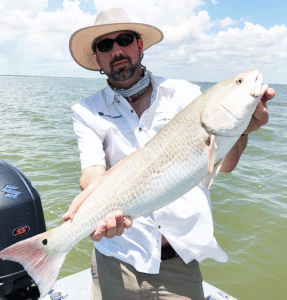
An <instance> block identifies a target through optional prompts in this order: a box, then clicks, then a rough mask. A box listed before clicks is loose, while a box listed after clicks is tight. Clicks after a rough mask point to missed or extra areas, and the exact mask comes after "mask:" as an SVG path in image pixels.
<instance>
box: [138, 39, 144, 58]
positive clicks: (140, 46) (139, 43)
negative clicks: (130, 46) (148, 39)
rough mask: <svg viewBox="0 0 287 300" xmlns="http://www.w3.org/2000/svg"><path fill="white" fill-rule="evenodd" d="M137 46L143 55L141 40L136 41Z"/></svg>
mask: <svg viewBox="0 0 287 300" xmlns="http://www.w3.org/2000/svg"><path fill="white" fill-rule="evenodd" d="M138 45H139V49H140V52H141V55H142V54H143V40H142V39H141V38H139V39H138Z"/></svg>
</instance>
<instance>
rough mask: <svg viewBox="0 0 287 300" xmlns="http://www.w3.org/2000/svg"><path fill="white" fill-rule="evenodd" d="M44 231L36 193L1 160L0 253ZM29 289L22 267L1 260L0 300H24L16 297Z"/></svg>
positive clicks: (15, 169)
mask: <svg viewBox="0 0 287 300" xmlns="http://www.w3.org/2000/svg"><path fill="white" fill-rule="evenodd" d="M44 231H46V225H45V219H44V214H43V208H42V203H41V199H40V195H39V193H38V191H37V190H36V188H35V187H34V185H33V184H32V183H31V182H30V181H29V179H28V178H27V177H26V176H25V175H24V174H23V173H21V172H20V171H19V170H18V169H17V168H16V167H14V166H12V165H11V164H9V163H7V162H5V161H1V160H0V251H1V250H3V249H5V248H7V247H9V246H10V245H12V244H15V243H17V242H19V241H21V240H24V239H27V238H30V237H32V236H34V235H37V234H39V233H42V232H44ZM32 286H33V280H32V278H31V277H30V276H29V275H28V273H27V272H26V271H25V270H24V269H23V267H22V265H21V264H19V263H17V262H12V261H8V260H5V261H4V260H0V299H1V297H2V298H3V299H7V300H9V299H13V298H14V297H15V295H16V294H17V299H25V298H21V297H20V296H19V295H20V294H21V295H24V294H26V293H29V291H31V290H32V289H33V288H32ZM20 291H21V292H20ZM15 293H16V294H15ZM12 294H13V295H14V296H13V297H12V298H9V297H10V295H12ZM18 294H19V295H18ZM25 297H26V299H28V298H30V299H32V298H33V297H31V296H25ZM14 299H16V298H14Z"/></svg>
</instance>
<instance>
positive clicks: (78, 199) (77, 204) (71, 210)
mask: <svg viewBox="0 0 287 300" xmlns="http://www.w3.org/2000/svg"><path fill="white" fill-rule="evenodd" d="M81 195H82V193H81V194H79V195H78V196H77V197H76V198H75V199H74V200H73V202H72V203H71V205H70V207H69V210H68V211H67V212H66V213H65V214H64V215H63V216H62V219H63V220H64V221H68V220H69V219H72V218H73V217H74V215H75V214H76V212H77V211H78V209H79V207H80V206H81V205H82V203H83V202H84V201H85V200H86V198H85V197H82V196H81Z"/></svg>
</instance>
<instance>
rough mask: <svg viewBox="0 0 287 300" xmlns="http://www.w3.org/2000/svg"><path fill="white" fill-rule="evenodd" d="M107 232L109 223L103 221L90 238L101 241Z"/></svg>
mask: <svg viewBox="0 0 287 300" xmlns="http://www.w3.org/2000/svg"><path fill="white" fill-rule="evenodd" d="M106 232H107V225H106V223H105V222H101V223H100V224H99V225H98V227H97V229H96V230H95V231H94V232H93V233H91V234H90V238H91V239H92V240H93V241H94V242H99V241H100V240H101V239H102V238H103V237H104V236H105V235H106Z"/></svg>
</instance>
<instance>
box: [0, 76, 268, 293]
mask: <svg viewBox="0 0 287 300" xmlns="http://www.w3.org/2000/svg"><path fill="white" fill-rule="evenodd" d="M266 89H267V86H266V85H264V86H262V75H260V74H259V73H258V71H257V70H250V71H246V72H242V73H240V74H238V75H236V76H233V77H231V78H228V79H226V80H224V81H222V82H220V83H219V84H217V85H215V86H214V87H212V88H211V89H209V90H208V91H206V92H205V93H203V94H202V95H201V96H199V97H198V98H197V99H195V100H194V101H193V102H192V103H191V104H190V105H188V106H187V107H186V108H185V109H183V110H182V111H181V112H180V113H179V114H178V115H177V116H176V117H175V118H174V119H173V120H171V121H170V122H169V123H168V124H167V125H166V126H165V127H164V128H163V129H162V130H160V132H159V133H158V134H156V135H155V137H154V138H153V139H152V140H151V141H150V142H149V143H147V145H146V146H145V147H143V148H142V149H141V150H139V151H137V152H135V153H133V154H131V155H129V156H128V157H126V158H124V159H123V160H121V161H120V162H119V163H118V164H117V165H116V166H114V167H113V168H111V169H110V170H109V171H107V172H106V173H105V174H104V175H103V176H102V177H101V178H100V179H99V181H98V185H96V186H95V187H94V191H93V192H92V193H91V194H90V195H89V196H88V197H87V199H86V200H85V201H84V202H83V203H82V205H81V206H80V208H79V209H78V211H77V212H76V214H75V216H74V218H73V219H72V220H69V221H68V222H65V223H63V224H62V225H60V226H59V227H56V228H54V229H51V230H49V231H47V232H45V233H43V234H40V235H37V236H35V237H32V238H30V239H27V240H24V241H22V242H19V243H17V244H15V245H12V246H10V247H8V248H6V249H4V250H2V251H1V252H0V259H8V260H13V261H17V262H20V263H21V264H22V265H23V266H24V268H25V269H26V270H27V272H28V273H29V274H30V275H31V277H32V278H33V279H34V280H35V282H36V284H37V285H38V287H39V290H40V293H41V296H40V297H41V299H42V298H43V297H45V295H46V294H47V293H48V292H49V291H50V289H51V288H52V286H53V284H54V282H55V281H56V278H57V276H58V273H59V271H60V269H61V266H62V264H63V263H64V260H65V258H66V255H67V253H68V252H69V251H70V250H71V248H72V247H73V246H74V245H75V244H76V243H78V242H79V241H80V240H81V239H83V238H84V237H86V236H87V235H89V234H90V233H91V232H93V231H94V229H95V228H96V226H97V224H99V222H100V221H101V220H103V219H104V217H105V215H106V214H107V213H109V212H112V211H114V210H117V209H121V210H122V211H123V213H124V215H129V216H131V217H132V218H133V219H134V218H137V217H139V216H142V215H145V214H147V213H149V212H152V211H154V210H157V209H159V208H161V207H163V206H165V205H167V204H169V203H170V202H172V201H174V200H176V199H177V198H179V197H180V196H182V195H183V194H185V193H186V192H188V191H189V190H191V189H192V188H193V187H194V186H196V185H197V184H198V183H199V182H201V181H202V182H203V184H204V186H205V187H206V188H208V187H209V186H210V185H211V183H212V181H213V178H214V177H215V176H216V174H217V172H218V170H219V168H220V165H221V163H222V160H223V159H224V157H225V155H226V154H227V153H228V152H229V151H230V149H231V148H232V146H233V145H234V143H235V142H236V141H237V140H238V138H239V137H240V135H241V134H242V133H243V132H244V130H245V129H246V128H247V126H248V124H249V122H250V119H251V117H252V113H253V112H254V110H255V108H256V106H257V104H258V102H259V100H260V98H261V96H262V95H263V94H264V92H265V91H266ZM83 193H84V192H83Z"/></svg>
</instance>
